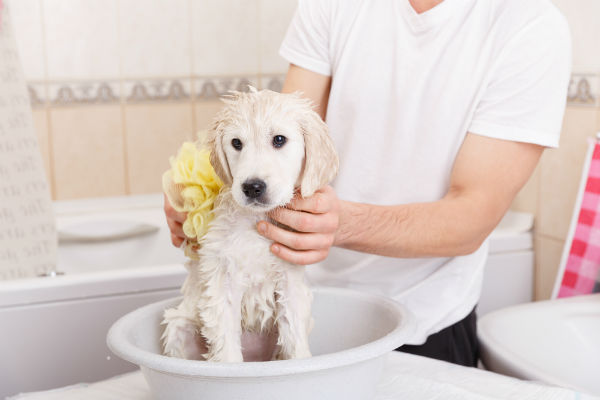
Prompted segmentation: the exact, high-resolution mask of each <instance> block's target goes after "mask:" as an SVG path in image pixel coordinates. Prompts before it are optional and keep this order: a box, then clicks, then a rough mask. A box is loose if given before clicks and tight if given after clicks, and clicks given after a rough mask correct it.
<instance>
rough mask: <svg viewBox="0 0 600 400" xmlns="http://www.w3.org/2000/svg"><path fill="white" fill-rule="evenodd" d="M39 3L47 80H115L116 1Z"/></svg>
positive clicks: (84, 0)
mask: <svg viewBox="0 0 600 400" xmlns="http://www.w3.org/2000/svg"><path fill="white" fill-rule="evenodd" d="M42 1H43V3H42V4H43V7H44V8H43V12H44V23H45V31H46V32H45V37H46V51H47V57H48V78H49V79H50V80H64V79H91V78H92V79H94V78H95V79H98V78H118V77H119V47H118V41H117V3H116V0H77V1H75V0H71V1H65V0H42Z"/></svg>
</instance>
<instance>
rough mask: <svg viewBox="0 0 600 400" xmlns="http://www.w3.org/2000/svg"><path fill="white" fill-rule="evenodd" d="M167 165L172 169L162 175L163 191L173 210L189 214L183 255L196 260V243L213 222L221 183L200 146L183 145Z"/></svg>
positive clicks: (185, 226)
mask: <svg viewBox="0 0 600 400" xmlns="http://www.w3.org/2000/svg"><path fill="white" fill-rule="evenodd" d="M170 162H171V169H169V170H168V171H166V172H165V173H164V174H163V178H162V183H163V190H164V192H165V194H166V195H167V198H168V199H169V202H170V203H171V205H172V206H173V208H174V209H175V210H177V211H178V212H186V213H188V216H187V219H186V220H185V222H184V223H183V232H184V233H185V236H186V237H187V243H186V245H185V254H186V255H187V256H188V257H191V258H196V250H197V249H198V247H199V242H200V240H201V239H202V237H203V236H204V235H205V234H206V232H207V231H208V224H209V223H210V221H212V219H213V213H212V209H213V205H214V202H215V199H216V197H217V195H218V194H219V191H220V190H221V187H222V186H223V182H222V181H221V179H219V177H218V176H217V174H216V173H215V171H214V169H213V167H212V165H211V164H210V151H209V150H208V149H206V148H205V147H204V146H203V145H202V144H197V143H192V142H185V143H183V145H182V146H181V148H180V149H179V152H178V153H177V155H176V156H175V157H171V160H170Z"/></svg>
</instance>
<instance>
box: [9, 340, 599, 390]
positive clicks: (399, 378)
mask: <svg viewBox="0 0 600 400" xmlns="http://www.w3.org/2000/svg"><path fill="white" fill-rule="evenodd" d="M81 399H85V400H152V399H153V398H152V395H151V394H150V390H149V389H148V386H147V384H146V382H145V381H144V378H143V376H142V374H141V372H139V371H137V372H132V373H129V374H125V375H120V376H117V377H115V378H112V379H109V380H106V381H102V382H98V383H93V384H90V385H77V386H70V387H66V388H63V389H57V390H51V391H46V392H36V393H28V394H21V395H19V396H15V397H12V398H10V399H8V400H81ZM442 399H443V400H455V399H456V400H491V399H494V400H496V399H502V400H506V399H507V400H510V399H518V400H592V399H596V398H595V397H593V396H587V395H583V394H581V393H576V392H574V391H572V390H568V389H561V388H557V387H550V386H546V385H543V384H539V383H534V382H526V381H521V380H518V379H514V378H509V377H506V376H503V375H498V374H495V373H493V372H488V371H483V370H480V369H476V368H466V367H461V366H458V365H454V364H450V363H446V362H442V361H437V360H432V359H430V358H424V357H418V356H413V355H410V354H405V353H398V352H393V353H391V354H390V355H389V356H388V357H387V360H386V366H385V372H384V375H383V377H382V380H381V382H380V384H379V385H378V387H377V395H376V396H375V398H374V400H442ZM328 400H329V399H328ZM331 400H333V399H331ZM335 400H338V399H335ZM339 400H341V399H339Z"/></svg>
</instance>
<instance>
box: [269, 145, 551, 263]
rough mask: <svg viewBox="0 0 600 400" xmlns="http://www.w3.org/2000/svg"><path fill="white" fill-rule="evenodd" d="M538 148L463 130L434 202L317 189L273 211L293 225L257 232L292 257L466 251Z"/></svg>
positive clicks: (504, 205) (526, 172)
mask: <svg viewBox="0 0 600 400" xmlns="http://www.w3.org/2000/svg"><path fill="white" fill-rule="evenodd" d="M543 149H544V148H543V147H542V146H538V145H535V144H528V143H520V142H513V141H506V140H500V139H493V138H489V137H485V136H480V135H475V134H471V133H469V134H467V136H466V138H465V141H464V142H463V145H462V146H461V148H460V151H459V153H458V156H457V158H456V161H455V163H454V167H453V170H452V175H451V180H450V187H449V190H448V193H447V194H446V195H445V196H444V197H443V198H442V199H440V200H438V201H433V202H429V203H412V204H402V205H396V206H376V205H371V204H362V203H352V202H348V201H342V200H338V199H337V197H336V196H335V192H334V191H333V190H332V189H331V188H324V190H322V191H320V192H317V193H316V194H315V196H313V197H312V198H309V199H294V201H293V202H292V204H291V208H292V210H286V209H283V210H279V211H278V212H277V213H276V214H275V215H274V217H275V219H276V220H278V221H279V222H281V223H283V224H285V225H287V226H290V227H291V228H293V229H295V230H297V231H298V232H289V231H285V230H283V229H280V228H277V227H275V226H273V225H270V224H265V225H264V226H263V227H265V228H266V230H265V231H264V232H263V234H264V235H265V236H267V237H268V238H270V239H272V240H274V241H275V242H276V243H275V245H274V246H273V247H272V250H273V252H274V253H275V254H277V255H278V256H279V257H281V258H284V259H285V260H288V261H290V262H294V263H298V264H311V263H314V262H318V261H321V260H323V259H324V258H325V257H326V256H327V253H328V251H329V247H330V246H331V245H335V246H339V247H343V248H347V249H352V250H356V251H361V252H367V253H372V254H378V255H382V256H389V257H411V258H413V257H452V256H457V255H464V254H469V253H472V252H474V251H475V250H477V249H478V248H479V246H480V245H481V243H482V242H483V241H484V240H485V238H486V237H487V236H488V235H489V234H490V233H491V231H492V230H493V229H494V227H495V226H496V225H497V224H498V222H499V221H500V219H501V218H502V216H503V215H504V213H505V212H506V210H507V209H508V207H509V206H510V204H511V202H512V200H513V198H514V197H515V195H516V194H517V193H518V191H519V190H520V189H521V187H522V186H523V185H524V184H525V182H526V181H527V180H528V179H529V177H530V176H531V173H532V172H533V170H534V168H535V166H536V164H537V162H538V160H539V158H540V156H541V154H542V152H543ZM298 211H300V212H298ZM336 217H337V220H336ZM261 224H262V222H261ZM260 228H261V227H260V226H259V231H260ZM332 235H333V239H332Z"/></svg>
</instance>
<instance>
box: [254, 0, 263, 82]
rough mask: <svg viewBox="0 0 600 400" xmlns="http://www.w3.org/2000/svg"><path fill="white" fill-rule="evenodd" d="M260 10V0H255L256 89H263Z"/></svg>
mask: <svg viewBox="0 0 600 400" xmlns="http://www.w3.org/2000/svg"><path fill="white" fill-rule="evenodd" d="M261 10H262V6H261V0H256V20H257V21H258V23H257V24H256V49H257V53H258V55H257V57H258V71H257V74H256V75H257V76H256V79H257V81H256V85H257V86H258V90H261V89H264V88H263V84H262V76H263V73H262V72H263V71H262V70H263V68H262V64H263V59H262V51H261V49H262V46H261V42H260V30H261V27H262V26H263V24H262V23H263V21H262V19H261V15H262V14H261V12H260V11H261Z"/></svg>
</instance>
